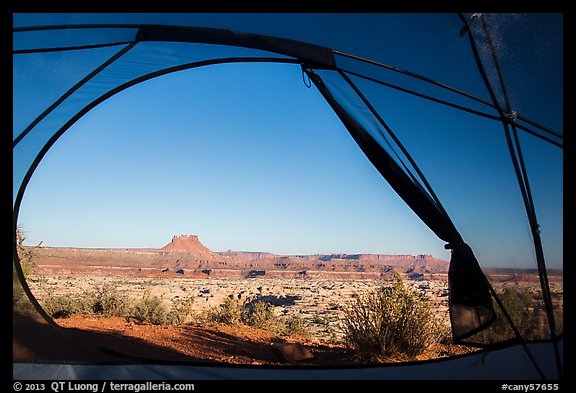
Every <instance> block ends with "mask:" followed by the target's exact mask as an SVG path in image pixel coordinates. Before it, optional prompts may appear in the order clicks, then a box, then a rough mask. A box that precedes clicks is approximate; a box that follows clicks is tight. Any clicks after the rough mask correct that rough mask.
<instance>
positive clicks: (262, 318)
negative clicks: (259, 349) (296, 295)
mask: <svg viewBox="0 0 576 393" xmlns="http://www.w3.org/2000/svg"><path fill="white" fill-rule="evenodd" d="M246 309H247V310H248V312H247V313H246V317H245V318H246V320H245V322H246V323H247V324H248V325H250V326H254V327H257V328H260V329H264V330H270V331H279V330H280V326H279V325H280V323H279V321H278V318H277V317H276V314H275V313H274V305H273V304H270V303H267V302H263V301H256V302H254V303H252V304H251V305H250V306H249V307H246Z"/></svg>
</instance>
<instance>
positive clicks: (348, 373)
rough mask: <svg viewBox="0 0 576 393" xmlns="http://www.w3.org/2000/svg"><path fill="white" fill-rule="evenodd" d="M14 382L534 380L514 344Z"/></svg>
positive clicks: (97, 369)
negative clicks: (380, 359)
mask: <svg viewBox="0 0 576 393" xmlns="http://www.w3.org/2000/svg"><path fill="white" fill-rule="evenodd" d="M528 346H529V350H530V351H531V353H533V354H535V356H537V357H539V358H547V357H551V356H553V355H552V353H551V350H552V349H551V348H550V345H547V344H543V343H530V344H528ZM542 366H543V370H541V371H542V372H543V374H544V377H545V378H548V379H551V380H553V379H555V373H556V370H555V367H554V365H553V364H552V363H544V364H543V365H542ZM12 372H13V376H14V379H21V380H35V379H38V380H73V379H90V380H130V379H145V380H220V379H235V380H288V379H290V380H292V379H308V380H339V379H346V380H447V379H453V380H507V381H511V380H518V381H527V380H540V379H542V375H540V374H539V373H538V371H537V370H536V369H535V368H534V367H533V364H532V363H531V361H530V359H529V358H528V357H527V356H526V352H525V350H524V349H523V348H521V346H520V345H516V346H514V347H509V348H503V349H497V350H494V351H491V352H490V353H487V352H480V353H476V354H474V355H471V356H463V357H459V358H457V359H452V360H437V361H430V362H419V363H415V364H411V365H400V366H398V365H388V366H386V367H361V368H332V369H311V370H306V371H303V370H302V369H289V368H283V369H277V368H276V369H275V368H254V367H220V366H192V365H158V364H141V365H138V364H126V365H114V364H99V365H87V364H49V363H20V362H18V363H14V364H13V365H12Z"/></svg>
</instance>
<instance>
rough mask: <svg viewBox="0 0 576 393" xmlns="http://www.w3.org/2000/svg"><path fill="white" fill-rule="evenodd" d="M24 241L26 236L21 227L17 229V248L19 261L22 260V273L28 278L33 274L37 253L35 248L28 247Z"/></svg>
mask: <svg viewBox="0 0 576 393" xmlns="http://www.w3.org/2000/svg"><path fill="white" fill-rule="evenodd" d="M24 240H26V236H24V232H23V231H22V228H21V227H20V226H18V227H16V248H17V250H18V259H19V260H20V267H21V268H22V273H23V274H24V277H27V276H28V275H29V274H30V273H32V266H33V264H34V258H35V257H36V253H35V252H34V248H33V247H26V246H25V245H24ZM41 244H42V243H40V244H38V246H37V247H39V246H40V245H41Z"/></svg>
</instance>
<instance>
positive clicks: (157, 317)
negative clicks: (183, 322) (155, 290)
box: [126, 291, 168, 325]
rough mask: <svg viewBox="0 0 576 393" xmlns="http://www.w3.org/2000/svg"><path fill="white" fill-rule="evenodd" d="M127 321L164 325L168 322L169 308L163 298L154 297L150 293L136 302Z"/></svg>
mask: <svg viewBox="0 0 576 393" xmlns="http://www.w3.org/2000/svg"><path fill="white" fill-rule="evenodd" d="M126 319H128V320H134V321H136V322H137V323H151V324H153V325H163V324H166V323H167V321H168V306H166V303H165V302H164V300H163V299H162V298H161V297H159V296H156V295H154V296H152V295H151V293H150V292H149V291H148V292H146V293H145V294H144V295H143V296H142V297H141V298H140V299H139V300H138V301H136V303H135V304H134V306H133V307H132V309H131V310H130V313H129V314H128V316H127V318H126Z"/></svg>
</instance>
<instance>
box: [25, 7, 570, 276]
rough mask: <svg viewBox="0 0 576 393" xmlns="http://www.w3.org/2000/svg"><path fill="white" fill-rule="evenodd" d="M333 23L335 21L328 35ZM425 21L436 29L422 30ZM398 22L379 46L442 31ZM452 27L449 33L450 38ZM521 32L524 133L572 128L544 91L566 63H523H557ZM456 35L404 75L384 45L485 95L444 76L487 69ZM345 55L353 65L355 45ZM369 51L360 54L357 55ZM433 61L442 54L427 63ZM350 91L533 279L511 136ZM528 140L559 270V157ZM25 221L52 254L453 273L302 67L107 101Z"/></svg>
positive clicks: (514, 81) (38, 174)
mask: <svg viewBox="0 0 576 393" xmlns="http://www.w3.org/2000/svg"><path fill="white" fill-rule="evenodd" d="M219 17H220V16H217V19H218V18H219ZM372 17H375V16H369V15H368V16H366V18H372ZM63 18H64V17H63ZM222 18H224V16H222ZM229 18H231V17H230V16H229ZM334 18H337V15H327V16H326V17H325V21H326V22H327V23H328V22H329V21H330V20H332V19H334ZM362 18H363V16H361V15H360V16H358V17H357V18H356V19H354V18H353V19H352V21H353V23H356V24H357V25H355V27H354V28H358V29H361V28H365V26H363V24H362V23H361V22H362ZM418 18H419V19H421V20H422V21H428V22H430V21H429V20H428V19H427V18H426V16H425V15H422V16H418ZM401 19H402V18H398V20H393V21H392V25H390V26H391V27H390V26H387V27H386V28H383V32H382V35H383V37H384V38H386V37H390V34H389V33H390V32H388V31H387V30H386V29H387V28H389V29H392V32H393V33H395V34H396V35H394V36H397V37H402V39H406V40H412V41H417V40H421V39H424V40H425V39H428V38H426V34H425V29H426V28H430V26H426V25H423V24H417V25H413V24H406V23H402V20H401ZM446 19H447V20H450V21H451V23H452V22H454V21H456V22H458V23H459V19H458V18H452V17H450V18H449V17H447V18H446ZM15 20H16V21H17V20H18V18H16V19H15ZM235 20H236V19H234V18H231V19H230V20H229V21H230V22H231V23H233V22H234V21H235ZM111 21H113V19H111ZM227 21H228V20H227ZM559 21H560V22H561V18H560V19H559V18H558V17H557V16H551V17H548V16H544V17H543V23H540V24H537V25H535V31H546V30H547V29H553V28H554V29H556V28H557V26H558V23H559ZM84 22H88V21H84ZM100 22H101V21H100ZM333 22H334V21H333ZM336 22H337V21H336ZM504 22H506V21H504ZM237 23H240V22H237ZM240 24H241V23H240ZM503 26H506V23H503ZM215 27H219V26H215ZM449 27H450V28H449V29H446V31H442V32H440V33H439V34H441V35H442V37H444V36H445V34H447V33H448V32H453V31H452V30H454V29H453V26H449ZM278 28H279V29H280V31H281V30H282V29H292V26H291V25H286V26H283V27H282V26H280V25H279V27H278ZM351 28H352V27H351ZM402 29H405V30H406V31H403V30H402ZM560 30H561V29H560ZM398 31H400V33H398ZM456 31H457V29H456ZM317 33H318V37H320V38H322V37H323V34H324V33H322V32H321V31H318V32H317ZM496 33H497V32H496ZM515 33H517V37H516V36H515V41H514V44H515V45H516V46H515V48H520V49H525V50H523V51H522V50H520V51H516V52H514V53H515V54H516V53H518V55H517V56H516V57H515V58H514V57H511V58H510V59H503V62H502V66H503V69H504V70H505V71H506V70H508V71H510V70H512V72H510V73H509V75H511V76H512V77H511V78H510V80H509V82H510V87H511V88H510V90H511V96H512V99H513V100H514V99H517V100H518V101H519V104H518V108H519V109H521V112H522V113H524V114H528V117H533V118H535V119H536V120H538V121H541V122H543V123H544V124H547V125H549V126H551V127H552V128H554V129H555V130H561V129H562V116H561V115H560V116H559V115H558V114H559V113H560V114H561V112H562V110H561V108H560V107H559V105H555V101H554V102H552V100H549V99H547V98H546V97H544V96H543V95H538V94H536V95H535V94H534V91H539V89H540V88H542V89H544V88H546V89H549V90H550V91H554V92H556V93H558V91H561V88H562V78H561V73H560V74H558V73H553V72H548V70H549V69H548V68H546V67H549V66H551V68H550V70H551V69H557V67H555V65H557V63H558V62H560V63H561V62H562V59H561V58H560V59H558V58H553V59H552V60H551V61H546V62H545V61H544V60H542V61H541V62H540V63H541V64H537V63H535V62H533V61H529V59H532V57H530V56H529V55H534V54H537V55H538V56H540V58H541V59H546V60H549V59H550V57H549V56H548V57H547V52H546V47H544V48H535V49H534V48H532V47H531V46H530V45H528V44H527V43H528V42H529V41H530V40H531V35H530V34H527V33H526V31H518V32H516V31H515ZM531 34H532V33H531ZM534 34H535V33H534ZM538 34H540V33H538ZM383 37H374V39H375V40H376V39H381V38H383ZM446 37H447V38H450V39H446V41H445V42H446V45H443V46H442V48H438V47H433V46H431V45H428V46H427V45H420V46H421V47H422V48H423V51H424V52H422V53H421V55H422V56H421V57H420V59H421V60H422V61H418V62H416V63H415V64H413V63H408V62H407V61H408V60H413V58H414V54H413V53H412V52H411V51H410V50H409V48H410V47H409V46H406V48H404V46H403V45H402V43H401V41H400V40H390V41H389V42H386V44H387V45H388V47H389V49H393V51H392V52H391V53H393V54H394V56H395V55H397V54H398V59H399V60H400V61H399V63H394V65H399V66H402V67H404V68H408V69H410V70H415V71H418V72H423V70H425V71H426V75H431V76H433V77H434V78H436V79H438V80H440V81H447V82H450V83H457V84H462V85H465V86H466V87H467V88H470V89H471V91H472V92H473V93H474V94H481V93H480V92H482V91H484V90H485V88H484V87H483V85H482V83H481V79H480V77H479V75H477V74H474V75H468V74H464V73H455V72H452V70H453V69H452V68H451V67H450V66H448V65H455V68H456V69H475V65H474V64H472V62H473V58H472V57H471V56H469V57H466V56H460V57H455V56H454V55H451V53H461V51H462V47H463V46H464V45H467V43H466V41H465V40H464V39H461V40H455V39H454V37H448V36H446ZM325 38H326V39H327V38H329V37H325ZM431 42H432V40H431ZM443 42H444V41H443ZM343 45H350V46H351V47H352V49H351V50H349V51H350V52H353V53H356V52H354V50H353V49H354V45H356V43H355V42H346V41H344V44H343ZM373 45H376V44H375V43H373V42H362V43H361V45H360V47H359V49H358V51H359V52H358V53H360V54H362V51H363V50H364V49H365V48H369V47H373ZM340 49H342V48H340ZM343 49H344V50H346V48H343ZM504 49H506V48H504ZM433 50H434V51H443V53H442V54H441V55H438V56H433V55H434V53H428V52H430V51H433ZM426 51H428V52H426ZM523 56H524V57H523ZM506 60H510V63H507V62H506ZM403 61H406V62H403ZM15 64H16V63H15ZM517 64H519V65H520V68H522V67H528V68H531V67H544V69H545V70H546V72H543V73H541V74H539V73H534V75H544V77H543V78H542V79H540V80H529V81H528V82H526V80H524V79H523V78H520V75H524V73H523V72H513V71H514V69H513V67H515V66H516V65H517ZM16 65H17V64H16ZM472 66H474V67H472ZM560 69H561V67H560ZM428 72H429V73H428ZM387 77H390V78H394V76H392V75H388V76H387ZM514 77H516V78H514ZM353 79H354V81H355V82H356V83H357V84H358V86H359V87H360V88H361V89H362V90H363V92H364V93H365V94H366V96H367V97H368V98H369V99H370V100H371V103H372V104H373V105H374V106H375V107H376V109H377V110H378V111H379V113H380V114H381V116H382V117H383V118H384V119H385V120H386V121H387V123H388V124H389V125H390V126H391V127H392V129H393V130H394V131H395V132H396V133H397V135H398V136H399V138H400V139H401V140H402V142H403V143H404V144H405V146H406V147H407V148H408V150H409V151H410V152H411V154H412V156H413V157H414V158H415V160H416V162H417V163H418V165H419V166H420V168H422V169H423V170H424V173H425V175H426V177H427V179H428V180H429V181H430V183H431V184H432V187H433V189H434V190H435V192H436V193H437V194H438V196H439V198H440V200H441V201H442V203H443V204H444V206H445V207H446V210H447V211H448V213H449V215H450V216H451V218H452V220H453V221H454V223H455V225H456V227H457V229H458V230H459V231H460V232H461V234H462V236H463V237H464V239H465V240H466V241H467V242H469V244H470V245H471V246H472V248H473V250H474V251H475V253H476V255H477V257H478V259H479V261H480V263H481V264H482V265H483V266H504V265H506V266H509V265H512V266H516V267H532V268H533V267H535V264H534V251H533V247H532V244H531V236H530V233H529V226H528V222H527V219H526V215H525V212H524V207H523V204H522V199H521V196H520V193H519V190H518V185H517V183H516V178H515V174H514V172H513V167H512V165H511V163H510V158H509V153H508V150H507V146H506V143H505V138H504V136H503V134H502V126H501V124H499V123H498V122H494V121H492V120H486V119H481V118H478V117H476V116H472V115H470V114H464V113H462V112H458V111H455V110H453V109H447V108H446V107H444V106H441V105H438V104H433V103H431V102H429V101H426V100H422V99H420V98H417V97H413V96H409V95H406V94H404V93H400V92H398V91H395V90H391V89H383V88H382V87H381V86H376V85H374V84H372V83H371V82H367V81H362V80H359V79H356V78H353ZM400 79H401V78H399V81H400ZM387 80H388V81H389V82H396V81H395V80H394V79H387ZM20 82H22V83H24V85H18V88H19V89H20V88H23V89H24V88H26V85H25V83H27V81H26V80H23V81H20V80H19V82H18V83H20ZM44 82H49V81H48V80H45V81H44ZM28 83H29V82H28ZM432 91H433V90H431V91H430V93H431V92H432ZM15 94H18V91H15ZM484 94H485V91H484ZM556 96H561V94H556ZM527 97H533V99H524V98H527ZM51 99H52V98H50V97H47V98H46V100H51ZM38 101H42V97H39V98H38ZM30 104H31V105H33V104H34V102H30ZM31 107H32V106H31ZM531 114H534V115H535V116H530V115H531ZM15 123H16V122H15ZM18 126H20V125H18ZM16 128H18V127H16ZM520 138H521V142H522V145H523V149H524V150H523V153H524V158H525V160H526V166H527V169H528V172H529V174H530V181H531V188H532V192H533V194H534V201H535V205H536V208H537V212H538V214H539V217H538V218H539V222H540V225H541V229H542V232H541V233H542V237H543V241H544V246H545V254H546V257H547V263H548V266H551V267H561V266H562V261H563V254H562V246H563V233H562V230H563V228H562V204H563V199H562V189H563V173H562V153H561V151H560V154H559V148H557V147H554V146H550V145H546V144H543V143H541V142H540V141H538V140H537V139H536V138H534V137H532V136H529V135H526V134H524V133H521V135H520ZM16 164H17V163H16ZM15 167H16V165H15ZM18 222H19V224H20V225H21V226H22V227H23V229H24V231H25V232H26V236H27V243H28V244H37V243H39V242H40V241H42V242H43V244H44V245H46V246H70V247H126V248H140V247H143V248H146V247H162V246H163V245H165V244H166V243H168V242H169V241H170V239H171V237H172V236H173V235H180V234H196V235H198V236H199V238H200V240H201V241H202V242H203V243H204V244H205V245H206V246H207V247H208V248H210V249H212V250H214V251H223V250H229V249H230V250H246V251H268V252H275V253H279V254H313V253H332V252H334V253H339V252H342V253H385V254H432V255H434V256H435V257H438V258H443V259H449V253H448V252H447V251H446V250H444V242H443V241H441V240H440V239H438V238H437V237H436V236H435V235H434V234H433V233H432V232H431V231H430V230H429V229H428V228H427V227H426V225H424V224H423V223H422V222H421V221H420V219H419V218H418V217H417V216H416V215H415V214H414V213H413V212H412V211H411V210H410V209H409V208H408V207H407V206H406V204H405V203H404V202H403V201H402V200H401V199H400V198H399V197H398V196H397V195H396V194H395V192H394V191H393V190H392V189H391V188H390V186H389V185H388V184H387V183H386V181H385V180H384V179H383V178H382V177H381V176H380V174H379V173H378V172H377V171H376V170H375V168H374V167H373V166H372V164H371V163H370V162H369V161H368V160H367V159H366V157H365V156H364V155H363V153H362V152H361V151H360V149H359V148H358V146H357V145H356V144H355V143H354V141H353V139H352V138H351V136H350V135H349V134H348V132H347V130H346V129H345V128H344V126H343V125H342V124H341V122H340V120H339V119H338V118H337V116H336V115H335V114H334V113H333V111H332V109H331V108H330V107H329V105H328V104H327V103H326V102H325V101H324V99H323V98H322V97H321V95H320V94H319V92H318V91H317V90H316V89H315V87H314V86H312V87H311V88H307V87H306V86H305V85H304V83H303V81H302V74H301V71H300V67H299V66H296V65H287V64H220V65H212V66H208V67H201V68H197V69H193V70H188V71H181V72H177V73H174V74H169V75H165V76H162V77H159V78H155V79H152V80H150V81H147V82H144V83H141V84H138V85H136V86H133V87H131V88H129V89H127V90H125V91H123V92H121V93H119V94H117V95H115V96H113V97H112V98H110V99H108V100H106V101H105V102H103V103H102V104H100V105H99V106H97V107H96V108H95V109H93V110H92V111H90V112H89V113H88V114H87V115H86V116H84V117H82V118H81V119H80V120H79V121H78V122H76V123H75V124H74V125H73V126H72V127H71V128H70V129H69V130H68V131H67V132H66V133H65V134H64V135H63V136H62V137H61V138H60V139H59V140H58V141H57V142H56V144H55V145H54V146H53V147H52V148H51V149H50V151H49V152H48V153H47V155H46V156H45V158H44V159H43V161H42V162H41V163H40V165H39V166H38V168H37V169H36V171H35V173H34V175H33V176H32V178H31V180H30V183H29V185H28V187H27V189H26V192H25V194H24V197H23V200H22V204H21V208H20V215H19V218H18Z"/></svg>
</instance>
